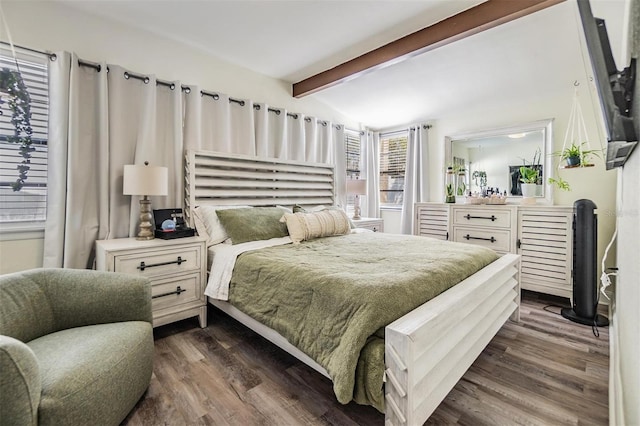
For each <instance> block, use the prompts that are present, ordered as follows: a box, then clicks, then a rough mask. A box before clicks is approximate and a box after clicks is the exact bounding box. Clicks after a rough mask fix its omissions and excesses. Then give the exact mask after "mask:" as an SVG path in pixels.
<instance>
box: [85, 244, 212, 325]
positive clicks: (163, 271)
mask: <svg viewBox="0 0 640 426" xmlns="http://www.w3.org/2000/svg"><path fill="white" fill-rule="evenodd" d="M206 268H207V250H206V239H205V238H203V237H187V238H176V239H174V240H162V239H158V238H156V239H153V240H149V241H138V240H136V239H135V238H118V239H114V240H100V241H96V269H97V270H100V271H112V272H122V273H126V274H132V275H138V276H143V277H148V278H149V279H150V280H151V284H152V287H151V297H152V298H153V300H152V302H151V303H152V308H153V326H154V327H157V326H159V325H164V324H168V323H170V322H174V321H177V320H181V319H184V318H190V317H193V316H198V319H199V321H200V327H203V328H204V327H206V326H207V299H206V297H205V295H204V286H205V284H206V282H205V280H206V277H207V270H206Z"/></svg>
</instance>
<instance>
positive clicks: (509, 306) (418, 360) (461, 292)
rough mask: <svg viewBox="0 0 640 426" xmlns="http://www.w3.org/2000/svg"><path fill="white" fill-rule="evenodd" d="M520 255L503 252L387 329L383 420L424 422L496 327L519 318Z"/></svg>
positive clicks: (417, 423) (389, 421) (479, 351)
mask: <svg viewBox="0 0 640 426" xmlns="http://www.w3.org/2000/svg"><path fill="white" fill-rule="evenodd" d="M519 275H520V256H518V255H514V254H507V255H505V256H503V257H501V258H500V259H498V260H496V261H495V262H493V263H492V264H491V265H489V266H487V267H486V268H484V269H482V270H481V271H479V272H478V273H476V274H474V275H472V276H471V277H469V278H467V279H466V280H464V281H462V282H461V283H460V284H458V285H456V286H454V287H452V288H451V289H449V290H447V291H446V292H444V293H442V294H441V295H439V296H438V297H436V298H434V299H432V300H430V301H429V302H427V303H425V304H424V305H422V306H420V307H418V308H417V309H415V310H413V311H411V312H409V313H408V314H407V315H405V316H403V317H402V318H400V319H398V320H397V321H394V322H393V323H391V324H389V325H388V326H387V328H386V329H385V364H386V368H387V370H386V373H387V383H386V385H385V398H386V410H385V411H386V414H385V416H386V421H385V424H386V425H411V426H413V425H422V424H423V423H424V422H425V421H426V419H427V418H429V416H430V415H431V413H433V411H434V410H435V409H436V407H437V406H438V405H439V404H440V403H441V402H442V400H443V399H444V398H445V396H446V395H447V394H448V393H449V391H451V389H453V387H454V386H455V384H456V383H457V382H458V380H460V378H461V377H462V376H463V375H464V373H465V371H467V369H468V368H469V367H470V366H471V364H473V361H474V360H475V359H476V358H477V357H478V355H479V354H480V353H481V352H482V350H483V349H484V348H485V347H486V346H487V344H488V343H489V341H490V340H491V339H492V338H493V337H494V336H495V334H496V333H497V332H498V330H499V329H500V327H502V325H503V324H504V323H505V322H506V321H507V319H509V317H511V318H512V319H513V320H516V321H517V320H518V319H519V306H520V287H519V284H518V283H519V282H520V279H519V278H520V277H519Z"/></svg>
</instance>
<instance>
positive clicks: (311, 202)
mask: <svg viewBox="0 0 640 426" xmlns="http://www.w3.org/2000/svg"><path fill="white" fill-rule="evenodd" d="M185 164H186V169H185V170H186V173H185V193H186V196H185V204H186V205H185V213H186V216H187V218H188V220H189V221H190V223H193V220H194V209H195V208H196V207H198V206H205V205H215V206H243V205H246V206H275V205H283V206H288V205H293V204H298V205H302V206H316V205H328V206H331V205H333V204H334V199H333V194H334V190H333V189H334V188H333V169H332V167H331V166H329V165H326V164H309V163H299V162H294V161H281V160H277V159H256V158H253V157H248V156H241V155H229V154H223V153H215V152H205V151H189V152H188V153H187V156H186V163H185ZM331 238H338V239H339V238H343V237H331ZM371 238H374V237H372V236H361V237H360V236H355V237H351V236H350V235H349V236H345V237H344V241H347V242H348V243H351V241H352V240H355V239H363V240H365V239H366V240H367V244H370V243H371V241H369V240H370V239H371ZM376 238H383V239H384V238H387V239H391V238H396V237H391V236H380V237H376ZM398 238H400V237H398ZM406 238H408V239H419V240H426V239H424V238H423V237H406ZM338 239H336V240H334V241H338ZM412 241H413V240H412ZM415 244H422V241H415ZM444 244H452V243H444ZM261 250H274V252H273V253H277V252H278V250H285V249H280V248H278V247H275V248H268V249H260V250H258V252H259V251H261ZM286 250H290V249H286ZM249 253H251V254H253V253H255V252H249ZM273 253H271V254H270V256H273ZM276 257H277V256H276ZM214 262H215V258H214ZM254 263H255V261H254ZM519 268H520V260H519V256H516V255H510V254H509V255H505V256H502V257H500V258H498V259H497V260H495V261H492V262H490V263H488V264H487V265H486V266H484V267H482V268H481V269H480V270H479V271H477V272H475V273H473V274H472V275H470V276H468V277H467V278H465V279H464V280H462V281H461V282H460V283H458V284H457V285H454V286H452V287H450V288H448V289H447V290H445V291H443V292H442V293H440V294H439V295H437V296H436V297H434V298H432V299H430V300H429V301H426V302H425V303H421V304H419V305H418V306H416V307H415V308H413V309H412V310H411V311H409V312H407V313H405V314H403V315H402V316H400V317H399V318H398V319H396V320H394V321H392V322H391V323H388V324H387V325H386V327H384V343H383V344H384V376H385V380H386V382H385V386H384V393H385V394H384V404H385V419H386V420H385V422H386V424H389V425H405V424H406V425H416V424H422V423H423V422H424V421H425V420H426V419H427V418H428V417H429V415H430V414H431V413H432V412H433V411H434V410H435V408H436V407H437V406H438V405H439V404H440V402H441V401H442V400H443V399H444V397H445V396H446V395H447V393H448V392H449V391H450V390H451V389H452V388H453V386H454V385H455V383H456V382H457V381H458V380H459V379H460V377H462V375H463V374H464V372H465V371H466V370H467V369H468V367H469V366H470V365H471V364H472V363H473V361H474V360H475V358H476V357H477V356H478V355H479V354H480V352H481V351H482V350H483V349H484V347H485V346H486V345H487V344H488V342H489V341H490V340H491V339H492V338H493V336H494V335H495V334H496V333H497V331H498V330H499V329H500V327H502V325H503V324H504V322H505V321H507V319H509V318H511V319H512V320H518V309H519V302H520V300H519V294H520V289H519V273H520V272H519ZM222 299H224V297H222ZM209 301H210V303H211V304H213V305H214V306H216V307H217V308H219V309H221V310H222V311H224V312H226V313H227V314H229V315H230V316H232V317H234V318H236V319H237V320H239V321H240V322H242V323H243V324H245V325H246V326H248V327H250V328H251V329H253V330H254V331H256V332H257V333H259V334H261V335H263V336H264V337H265V338H267V339H269V340H270V341H272V342H273V343H275V344H276V345H278V346H280V347H281V348H283V349H284V350H286V351H287V352H289V353H291V354H292V355H294V356H296V357H297V358H299V359H300V360H301V361H303V362H305V363H306V364H308V365H310V366H311V367H312V368H314V369H316V370H317V371H318V372H320V373H321V374H324V375H325V376H327V377H329V378H331V374H330V373H329V372H328V371H327V369H325V368H324V367H323V366H322V365H320V364H319V363H318V362H316V361H315V360H314V359H312V358H311V357H309V356H308V355H306V353H305V352H303V351H302V350H300V349H299V348H298V347H296V346H294V345H293V344H291V343H290V342H289V340H287V339H286V338H285V337H283V335H282V334H280V333H278V332H276V331H275V330H274V329H273V328H271V327H269V326H267V325H265V324H263V323H262V322H260V321H257V320H256V319H254V318H253V317H252V316H249V315H247V314H245V313H243V311H242V310H240V309H238V308H237V307H236V306H234V305H232V304H231V303H229V302H228V301H224V300H216V299H213V298H210V299H209ZM245 310H246V309H245ZM292 340H294V341H295V339H292ZM307 352H308V351H307ZM323 364H325V365H326V363H324V362H323ZM334 375H335V372H334ZM336 379H337V377H336Z"/></svg>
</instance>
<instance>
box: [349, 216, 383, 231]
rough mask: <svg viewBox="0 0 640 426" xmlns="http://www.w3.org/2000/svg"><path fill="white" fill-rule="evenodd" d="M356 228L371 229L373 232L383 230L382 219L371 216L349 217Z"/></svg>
mask: <svg viewBox="0 0 640 426" xmlns="http://www.w3.org/2000/svg"><path fill="white" fill-rule="evenodd" d="M351 222H353V224H354V225H355V227H356V228H365V229H371V230H372V231H373V232H384V221H383V220H382V219H378V218H373V217H363V218H361V219H351Z"/></svg>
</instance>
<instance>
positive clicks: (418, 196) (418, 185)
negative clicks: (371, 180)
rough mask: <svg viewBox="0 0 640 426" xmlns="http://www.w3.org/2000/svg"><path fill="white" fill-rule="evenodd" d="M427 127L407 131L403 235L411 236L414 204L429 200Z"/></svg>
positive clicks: (424, 125)
mask: <svg viewBox="0 0 640 426" xmlns="http://www.w3.org/2000/svg"><path fill="white" fill-rule="evenodd" d="M429 127H430V126H428V125H427V124H419V125H416V126H415V127H411V128H410V129H409V140H408V141H407V166H406V170H405V176H404V198H403V201H402V216H401V225H400V226H401V229H402V233H403V234H413V221H414V218H413V206H414V204H415V203H420V202H423V201H427V200H429V184H428V182H427V179H428V170H427V165H428V164H429Z"/></svg>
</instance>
